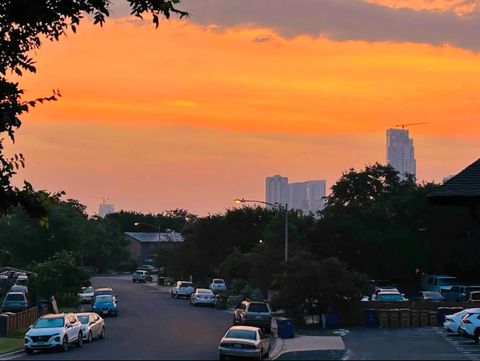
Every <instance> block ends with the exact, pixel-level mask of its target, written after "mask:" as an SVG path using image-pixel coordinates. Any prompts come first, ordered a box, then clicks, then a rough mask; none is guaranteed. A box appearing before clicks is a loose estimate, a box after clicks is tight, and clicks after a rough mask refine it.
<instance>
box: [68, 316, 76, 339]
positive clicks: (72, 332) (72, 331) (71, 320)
mask: <svg viewBox="0 0 480 361" xmlns="http://www.w3.org/2000/svg"><path fill="white" fill-rule="evenodd" d="M66 321H67V336H68V341H69V342H73V341H75V340H76V339H77V337H78V330H77V327H75V326H76V325H75V316H71V315H70V316H67V319H66Z"/></svg>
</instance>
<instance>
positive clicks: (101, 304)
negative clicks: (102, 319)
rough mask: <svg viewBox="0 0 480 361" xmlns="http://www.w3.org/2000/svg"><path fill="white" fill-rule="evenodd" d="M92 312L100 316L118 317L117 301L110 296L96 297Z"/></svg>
mask: <svg viewBox="0 0 480 361" xmlns="http://www.w3.org/2000/svg"><path fill="white" fill-rule="evenodd" d="M92 310H93V312H95V313H97V314H99V315H100V316H118V307H117V301H116V300H115V299H114V298H113V297H112V296H110V295H99V296H97V297H95V299H94V301H93V306H92Z"/></svg>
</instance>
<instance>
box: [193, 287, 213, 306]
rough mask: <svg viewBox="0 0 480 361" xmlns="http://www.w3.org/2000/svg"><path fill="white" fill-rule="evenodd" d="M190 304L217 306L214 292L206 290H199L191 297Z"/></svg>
mask: <svg viewBox="0 0 480 361" xmlns="http://www.w3.org/2000/svg"><path fill="white" fill-rule="evenodd" d="M190 304H191V305H192V306H197V305H211V306H215V295H214V294H213V291H212V290H207V289H205V288H197V289H196V291H195V292H194V293H192V296H191V297H190Z"/></svg>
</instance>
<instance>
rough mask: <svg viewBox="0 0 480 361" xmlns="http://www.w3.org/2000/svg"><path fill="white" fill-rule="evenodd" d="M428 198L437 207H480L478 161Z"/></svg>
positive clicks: (479, 171)
mask: <svg viewBox="0 0 480 361" xmlns="http://www.w3.org/2000/svg"><path fill="white" fill-rule="evenodd" d="M428 198H429V200H430V201H431V202H432V203H433V204H439V205H468V206H472V205H480V159H479V160H477V161H476V162H474V163H472V164H470V165H469V166H468V167H467V168H465V169H464V170H462V171H461V172H460V173H458V174H457V175H456V176H454V177H452V178H451V179H449V180H448V181H447V182H445V183H444V184H443V185H442V186H441V187H439V188H438V189H436V190H435V191H433V192H432V194H430V196H429V197H428Z"/></svg>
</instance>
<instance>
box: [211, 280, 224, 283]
mask: <svg viewBox="0 0 480 361" xmlns="http://www.w3.org/2000/svg"><path fill="white" fill-rule="evenodd" d="M213 283H216V284H224V283H225V281H223V280H214V281H213Z"/></svg>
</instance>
